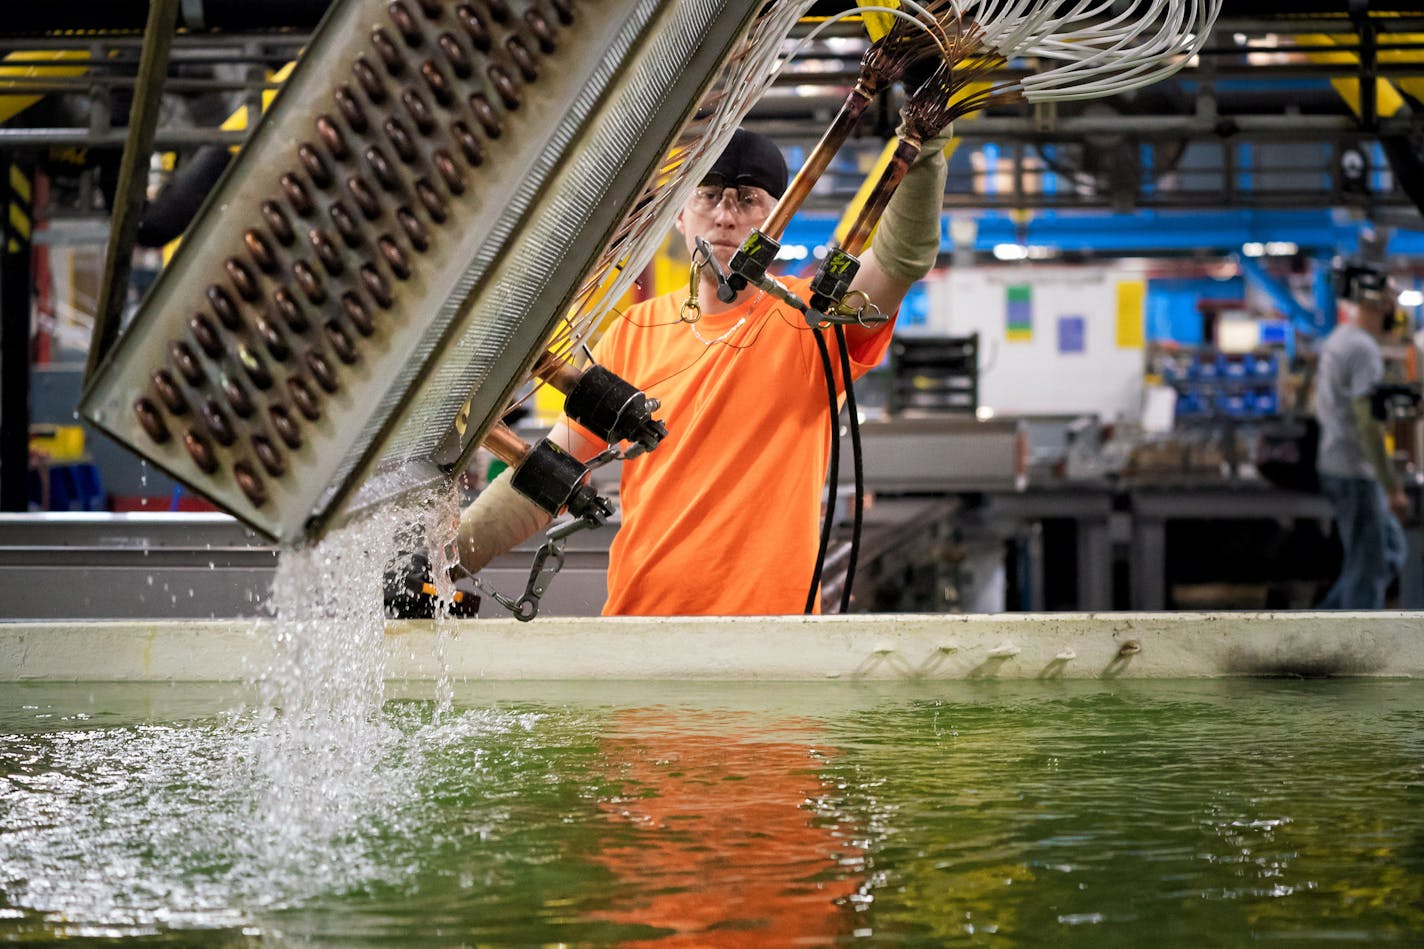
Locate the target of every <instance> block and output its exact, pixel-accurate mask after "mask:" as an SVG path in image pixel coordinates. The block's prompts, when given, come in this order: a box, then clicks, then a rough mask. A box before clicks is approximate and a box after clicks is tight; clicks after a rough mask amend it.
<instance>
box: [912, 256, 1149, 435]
mask: <svg viewBox="0 0 1424 949" xmlns="http://www.w3.org/2000/svg"><path fill="white" fill-rule="evenodd" d="M927 290H928V296H929V308H928V314H927V317H926V319H925V320H924V321H923V322H921V323H919V324H917V325H911V326H905V327H903V328H902V332H905V333H910V334H923V335H931V336H967V335H969V334H971V333H978V334H979V347H980V349H979V351H980V356H979V387H980V388H979V402H980V405H981V406H986V407H988V408H991V409H993V410H994V412H996V413H999V414H1013V415H1076V414H1085V413H1094V414H1097V415H1099V416H1101V417H1102V418H1104V419H1115V418H1119V417H1128V418H1135V417H1137V416H1138V415H1139V413H1140V411H1141V403H1142V386H1143V384H1142V376H1143V360H1144V354H1143V346H1144V345H1145V322H1144V306H1145V296H1146V284H1145V279H1144V277H1143V274H1142V270H1141V267H1140V265H1135V264H1133V263H1121V264H1112V265H1105V266H1094V267H1069V266H1060V267H1054V266H1043V265H1038V264H1035V265H1033V266H1031V267H1027V266H1025V267H1019V266H1007V267H978V268H973V269H966V268H954V269H952V270H949V271H947V272H943V273H938V274H935V275H932V276H931V278H930V279H929V282H928V286H927Z"/></svg>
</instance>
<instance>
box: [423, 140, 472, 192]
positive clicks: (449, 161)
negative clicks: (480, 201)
mask: <svg viewBox="0 0 1424 949" xmlns="http://www.w3.org/2000/svg"><path fill="white" fill-rule="evenodd" d="M430 161H431V164H433V165H434V166H435V171H436V172H437V173H438V174H439V175H440V180H441V181H443V182H445V187H447V188H449V189H450V192H451V193H452V194H464V193H465V175H464V173H463V172H461V171H460V166H459V165H456V164H455V159H454V158H451V157H450V153H449V152H447V151H446V150H445V149H443V148H437V149H435V151H433V152H431V153H430Z"/></svg>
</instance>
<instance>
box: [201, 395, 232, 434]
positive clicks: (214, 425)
mask: <svg viewBox="0 0 1424 949" xmlns="http://www.w3.org/2000/svg"><path fill="white" fill-rule="evenodd" d="M199 411H200V413H201V414H202V416H203V421H204V422H207V423H208V430H209V431H211V432H212V433H213V437H214V438H216V439H217V440H218V444H220V445H231V444H232V443H233V442H235V441H237V433H236V432H234V431H233V430H232V423H231V422H229V421H228V420H227V414H226V413H225V412H223V410H222V406H220V405H218V403H217V400H216V399H211V398H208V399H204V400H203V404H202V405H201V406H199Z"/></svg>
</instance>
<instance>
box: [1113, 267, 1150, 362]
mask: <svg viewBox="0 0 1424 949" xmlns="http://www.w3.org/2000/svg"><path fill="white" fill-rule="evenodd" d="M1146 303H1147V282H1146V281H1144V280H1124V281H1122V282H1121V283H1119V284H1118V285H1117V345H1118V348H1119V349H1142V348H1143V347H1144V346H1145V345H1147V340H1146V335H1147V319H1146V311H1147V307H1146Z"/></svg>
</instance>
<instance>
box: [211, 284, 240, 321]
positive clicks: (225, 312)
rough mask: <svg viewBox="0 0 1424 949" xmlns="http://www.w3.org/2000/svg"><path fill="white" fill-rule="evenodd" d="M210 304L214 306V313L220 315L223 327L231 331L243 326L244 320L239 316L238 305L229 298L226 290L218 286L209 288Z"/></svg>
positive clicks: (214, 285)
mask: <svg viewBox="0 0 1424 949" xmlns="http://www.w3.org/2000/svg"><path fill="white" fill-rule="evenodd" d="M207 297H208V303H209V304H210V305H211V306H212V308H213V312H214V313H216V314H217V315H218V319H219V320H221V321H222V325H223V326H226V327H227V328H228V329H230V330H235V329H237V328H238V327H239V326H241V325H242V319H241V318H240V317H239V316H238V315H237V304H235V303H233V302H232V297H230V296H228V293H227V291H226V290H224V289H223V288H222V287H220V286H218V285H217V284H213V285H212V286H211V287H208V290H207Z"/></svg>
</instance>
